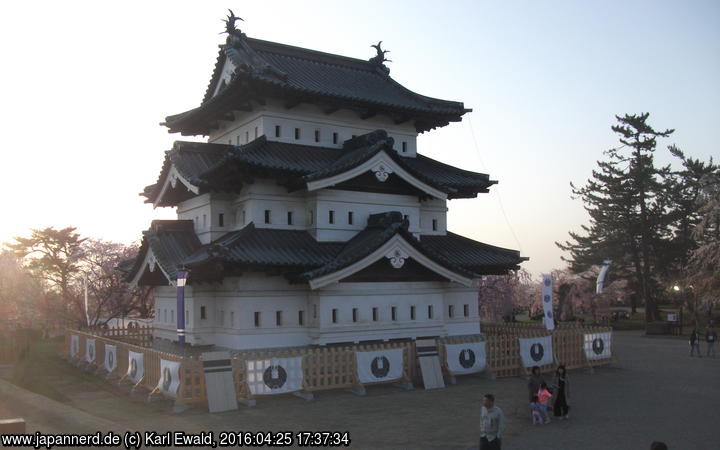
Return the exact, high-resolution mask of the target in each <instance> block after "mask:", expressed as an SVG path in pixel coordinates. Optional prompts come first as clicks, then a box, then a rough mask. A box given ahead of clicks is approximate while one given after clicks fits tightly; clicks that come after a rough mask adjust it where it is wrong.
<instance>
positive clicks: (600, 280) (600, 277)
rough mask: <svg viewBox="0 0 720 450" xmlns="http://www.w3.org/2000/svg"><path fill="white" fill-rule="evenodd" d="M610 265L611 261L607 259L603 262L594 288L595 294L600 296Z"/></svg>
mask: <svg viewBox="0 0 720 450" xmlns="http://www.w3.org/2000/svg"><path fill="white" fill-rule="evenodd" d="M610 263H612V261H611V260H609V259H606V260H605V261H603V265H602V269H600V274H599V275H598V277H597V284H596V286H595V293H596V294H602V292H603V289H604V288H605V275H607V272H608V269H609V268H610Z"/></svg>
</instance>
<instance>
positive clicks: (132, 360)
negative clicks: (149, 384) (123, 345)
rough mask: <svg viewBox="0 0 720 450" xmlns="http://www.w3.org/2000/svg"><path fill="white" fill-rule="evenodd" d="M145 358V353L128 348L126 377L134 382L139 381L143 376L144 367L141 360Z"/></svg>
mask: <svg viewBox="0 0 720 450" xmlns="http://www.w3.org/2000/svg"><path fill="white" fill-rule="evenodd" d="M144 359H145V355H143V354H142V353H136V352H133V351H132V350H128V371H127V376H128V378H129V379H130V380H131V381H132V382H133V383H136V384H137V382H138V381H140V380H141V379H142V377H143V374H144V373H145V372H144V370H145V369H144V367H143V362H144Z"/></svg>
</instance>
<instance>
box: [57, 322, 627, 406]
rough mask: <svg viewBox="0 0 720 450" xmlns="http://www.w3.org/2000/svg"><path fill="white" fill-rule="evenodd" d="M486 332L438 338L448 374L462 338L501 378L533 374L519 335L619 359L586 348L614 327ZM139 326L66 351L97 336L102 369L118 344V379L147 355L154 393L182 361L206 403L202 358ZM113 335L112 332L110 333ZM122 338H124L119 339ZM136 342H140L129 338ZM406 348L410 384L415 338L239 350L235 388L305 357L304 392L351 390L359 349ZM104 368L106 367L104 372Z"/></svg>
mask: <svg viewBox="0 0 720 450" xmlns="http://www.w3.org/2000/svg"><path fill="white" fill-rule="evenodd" d="M481 329H482V331H483V332H484V333H485V334H484V335H477V336H449V337H442V338H438V339H437V342H438V354H439V357H440V361H441V363H442V365H443V370H444V371H445V373H446V374H447V363H446V361H447V356H446V355H447V353H446V349H445V345H446V344H457V343H463V342H482V341H484V342H486V360H487V369H486V370H487V371H488V372H490V373H493V374H495V376H497V377H512V376H522V375H528V374H529V368H525V367H523V365H522V362H521V359H520V344H519V342H518V338H529V337H541V336H548V335H551V336H552V340H553V353H554V360H555V361H556V362H557V363H559V364H564V365H565V366H566V368H567V369H577V368H588V367H596V366H599V365H603V364H608V363H610V362H612V361H614V358H612V359H602V360H593V361H588V360H587V358H586V356H585V350H584V335H585V334H587V333H606V332H610V331H612V330H611V328H609V327H599V326H589V327H586V326H578V325H576V324H571V325H565V324H562V325H561V326H559V327H558V328H557V329H556V330H554V331H552V332H549V331H547V330H546V329H545V328H544V327H542V326H541V325H539V324H492V323H488V324H483V325H482V327H481ZM136 330H138V329H130V330H127V329H121V330H114V331H111V332H109V333H108V330H103V334H104V335H102V336H101V335H97V334H93V333H90V332H84V331H75V330H68V332H67V333H66V336H65V346H64V348H63V350H62V353H63V354H64V355H67V356H69V349H70V345H71V339H70V334H71V333H72V334H76V335H78V336H79V351H78V354H77V356H76V358H75V360H76V361H84V359H85V347H86V339H88V338H90V339H95V353H96V360H95V365H96V366H97V368H98V371H100V370H99V369H100V368H104V355H105V345H108V344H111V345H115V346H116V347H117V368H116V369H115V371H114V372H113V373H112V374H108V375H114V376H116V377H121V376H123V375H125V374H126V373H127V371H128V351H133V352H137V353H142V354H143V355H144V356H143V358H144V375H143V378H142V379H141V380H140V381H139V382H138V383H137V385H136V386H135V388H144V389H146V390H147V391H149V392H153V393H154V391H155V390H156V387H157V385H158V382H159V380H160V377H161V371H160V360H161V359H165V360H170V361H177V362H180V370H179V376H180V385H179V387H178V392H177V401H178V402H180V403H183V404H186V405H194V406H198V407H203V408H205V407H207V393H206V389H205V372H204V370H203V365H202V361H200V360H199V359H198V358H197V357H188V356H180V355H177V354H173V353H166V352H161V351H158V350H154V349H152V348H150V345H151V341H150V340H147V339H146V336H147V335H150V336H151V335H152V331H150V332H149V333H148V332H147V331H145V330H146V328H139V330H143V331H141V332H138V333H135V331H136ZM108 334H109V335H110V336H108ZM120 339H122V340H120ZM128 340H133V341H134V342H137V343H139V344H141V345H137V344H135V343H130V342H127V341H128ZM397 348H402V349H404V351H403V366H404V367H403V377H402V379H400V380H393V381H394V382H395V381H405V382H409V383H412V382H419V381H420V380H419V377H420V370H419V366H418V361H417V356H416V349H415V341H412V340H407V341H398V342H387V343H373V344H361V345H344V346H343V345H338V346H327V347H317V348H310V347H303V348H293V349H278V350H272V349H269V350H262V351H252V350H250V351H240V352H237V353H235V354H234V355H233V357H232V360H231V362H232V371H233V380H234V384H235V389H236V392H237V397H238V399H239V401H242V402H245V401H250V400H252V395H251V393H250V390H249V388H248V385H247V383H246V373H245V362H246V361H248V360H264V359H271V358H292V357H297V356H299V357H302V367H303V391H305V392H307V393H313V392H317V391H323V390H330V389H347V388H356V387H358V386H359V382H358V379H357V366H356V356H355V353H356V352H358V351H377V350H384V349H397ZM554 369H555V364H549V365H546V366H542V367H541V371H551V370H554ZM103 372H104V370H103Z"/></svg>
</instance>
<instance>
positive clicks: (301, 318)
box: [298, 310, 305, 326]
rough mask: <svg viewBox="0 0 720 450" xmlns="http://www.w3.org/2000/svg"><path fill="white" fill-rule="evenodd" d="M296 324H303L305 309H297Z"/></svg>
mask: <svg viewBox="0 0 720 450" xmlns="http://www.w3.org/2000/svg"><path fill="white" fill-rule="evenodd" d="M298 325H300V326H303V325H305V311H302V310H301V311H298Z"/></svg>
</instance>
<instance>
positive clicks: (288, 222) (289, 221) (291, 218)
mask: <svg viewBox="0 0 720 450" xmlns="http://www.w3.org/2000/svg"><path fill="white" fill-rule="evenodd" d="M287 224H288V225H292V224H293V213H292V211H288V213H287Z"/></svg>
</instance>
